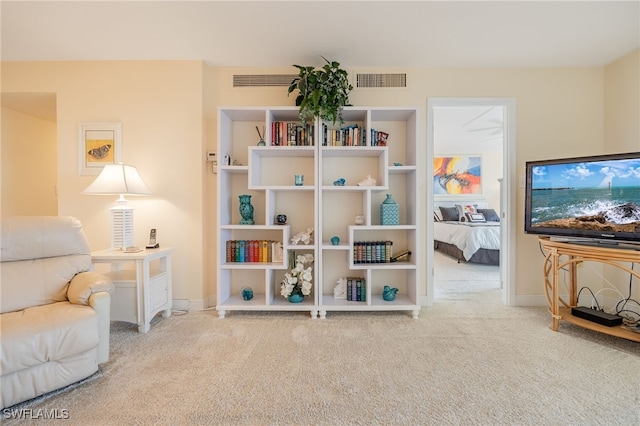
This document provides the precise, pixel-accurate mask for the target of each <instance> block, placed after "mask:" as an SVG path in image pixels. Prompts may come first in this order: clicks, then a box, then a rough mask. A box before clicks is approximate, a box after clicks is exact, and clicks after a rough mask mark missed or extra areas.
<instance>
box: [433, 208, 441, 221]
mask: <svg viewBox="0 0 640 426" xmlns="http://www.w3.org/2000/svg"><path fill="white" fill-rule="evenodd" d="M433 221H434V222H440V216H438V212H437V211H435V210H434V211H433Z"/></svg>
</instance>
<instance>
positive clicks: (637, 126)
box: [604, 49, 640, 300]
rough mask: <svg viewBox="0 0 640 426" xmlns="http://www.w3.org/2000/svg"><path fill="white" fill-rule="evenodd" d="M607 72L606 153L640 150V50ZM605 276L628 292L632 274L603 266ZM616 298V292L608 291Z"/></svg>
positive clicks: (637, 295)
mask: <svg viewBox="0 0 640 426" xmlns="http://www.w3.org/2000/svg"><path fill="white" fill-rule="evenodd" d="M604 72H605V108H604V116H605V133H604V140H605V152H607V153H616V152H636V151H640V49H637V50H635V51H633V52H631V53H629V54H627V55H625V56H623V57H622V58H620V59H618V60H617V61H615V62H613V63H611V64H609V65H607V66H606V67H605V69H604ZM604 271H605V277H606V279H607V280H608V281H609V282H610V283H611V284H612V285H613V286H615V287H616V288H617V289H618V290H619V291H620V294H622V295H624V296H625V297H626V296H627V295H629V275H628V274H627V273H624V272H622V271H620V270H619V269H615V268H604ZM606 296H607V297H609V298H610V299H615V298H616V294H613V293H608V294H606ZM631 297H632V298H633V299H635V300H638V299H640V282H638V280H636V281H634V285H633V286H632V292H631Z"/></svg>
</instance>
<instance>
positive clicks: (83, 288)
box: [0, 216, 113, 408]
mask: <svg viewBox="0 0 640 426" xmlns="http://www.w3.org/2000/svg"><path fill="white" fill-rule="evenodd" d="M1 227H2V229H1V234H2V237H1V238H2V239H1V246H0V249H1V250H0V251H1V254H0V274H1V292H0V397H1V398H0V404H1V406H2V408H5V407H9V406H12V405H15V404H17V403H19V402H22V401H25V400H28V399H31V398H34V397H36V396H39V395H42V394H44V393H47V392H51V391H53V390H56V389H59V388H62V387H64V386H67V385H70V384H72V383H75V382H77V381H79V380H82V379H84V378H86V377H89V376H91V375H92V374H93V373H95V372H96V371H97V370H98V365H99V364H101V363H104V362H106V361H107V360H108V359H109V328H110V303H111V295H110V293H111V292H112V291H113V284H112V283H111V281H110V280H109V278H107V277H106V276H104V275H102V274H98V273H96V272H92V271H90V269H91V251H90V248H89V244H88V241H87V239H86V237H85V234H84V232H83V230H82V224H81V223H80V221H79V220H78V219H76V218H73V217H53V216H21V217H10V218H3V219H2V222H1Z"/></svg>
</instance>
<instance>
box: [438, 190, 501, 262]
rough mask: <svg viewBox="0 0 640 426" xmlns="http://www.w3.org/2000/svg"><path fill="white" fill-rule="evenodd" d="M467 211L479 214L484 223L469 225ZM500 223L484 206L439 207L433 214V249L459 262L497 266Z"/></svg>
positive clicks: (492, 212)
mask: <svg viewBox="0 0 640 426" xmlns="http://www.w3.org/2000/svg"><path fill="white" fill-rule="evenodd" d="M447 210H448V211H447ZM470 212H473V213H479V212H480V213H482V217H483V218H484V221H482V222H470ZM499 220H500V219H499V217H498V216H497V214H496V212H495V210H493V209H488V208H486V203H478V202H475V203H473V204H469V203H467V204H456V205H454V206H453V205H448V206H446V205H440V206H438V207H437V208H436V213H435V215H434V224H433V240H434V248H435V249H436V250H438V251H440V252H442V253H445V254H447V255H449V256H453V257H455V258H456V259H457V260H458V262H460V261H466V262H472V263H482V264H489V265H499V264H500V222H499Z"/></svg>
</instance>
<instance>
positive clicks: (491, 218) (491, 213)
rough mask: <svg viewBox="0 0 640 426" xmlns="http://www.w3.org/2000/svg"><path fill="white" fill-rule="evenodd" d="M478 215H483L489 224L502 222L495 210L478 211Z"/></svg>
mask: <svg viewBox="0 0 640 426" xmlns="http://www.w3.org/2000/svg"><path fill="white" fill-rule="evenodd" d="M478 213H482V214H483V215H484V218H485V219H486V221H487V222H500V216H498V213H496V211H495V210H494V209H478Z"/></svg>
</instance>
